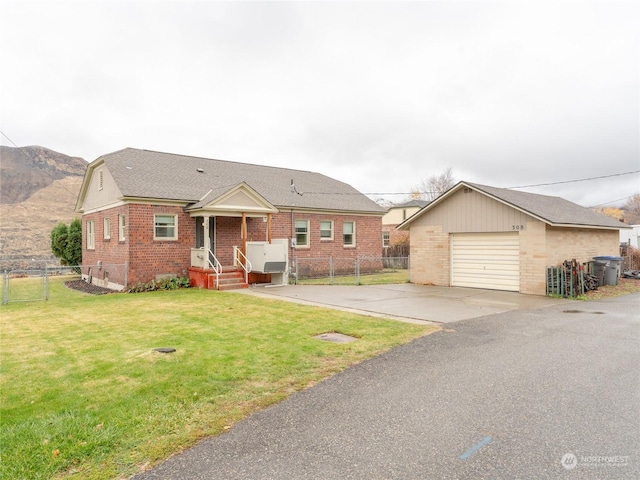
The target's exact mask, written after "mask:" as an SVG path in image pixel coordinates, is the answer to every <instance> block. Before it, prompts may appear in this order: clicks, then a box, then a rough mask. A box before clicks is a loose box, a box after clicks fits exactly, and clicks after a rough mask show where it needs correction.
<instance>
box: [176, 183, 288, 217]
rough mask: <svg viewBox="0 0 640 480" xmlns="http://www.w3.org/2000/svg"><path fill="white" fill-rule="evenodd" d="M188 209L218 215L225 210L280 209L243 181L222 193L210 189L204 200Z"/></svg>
mask: <svg viewBox="0 0 640 480" xmlns="http://www.w3.org/2000/svg"><path fill="white" fill-rule="evenodd" d="M187 211H189V212H191V213H192V214H194V213H197V212H200V211H215V212H216V214H217V215H220V214H224V212H225V211H226V212H229V213H232V214H233V213H235V212H237V211H243V212H245V213H249V214H251V213H254V214H257V215H265V214H267V213H276V212H277V211H278V209H277V208H275V207H274V206H273V205H271V204H270V203H269V202H268V201H267V200H265V199H264V197H262V196H261V195H260V194H259V193H258V192H256V191H255V190H254V189H252V188H251V187H250V186H249V185H247V184H246V183H244V182H243V183H241V184H239V185H236V186H235V187H233V188H231V189H230V190H227V191H226V192H223V193H222V194H219V192H218V191H214V190H210V191H209V193H207V195H205V196H204V197H203V198H202V200H200V201H199V202H198V203H196V204H194V205H192V206H191V207H189V208H187Z"/></svg>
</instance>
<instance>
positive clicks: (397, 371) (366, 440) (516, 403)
mask: <svg viewBox="0 0 640 480" xmlns="http://www.w3.org/2000/svg"><path fill="white" fill-rule="evenodd" d="M358 288H360V287H358ZM639 308H640V294H633V295H627V296H625V297H619V298H615V299H609V300H602V301H591V302H571V303H564V304H562V303H561V304H557V305H550V306H548V307H546V308H534V309H529V310H517V309H513V310H511V311H506V312H503V313H498V314H493V315H487V316H484V317H483V318H480V319H477V318H476V319H469V320H462V321H459V322H457V323H452V324H450V325H448V326H447V328H444V329H441V330H440V331H438V332H436V333H433V334H431V335H428V336H426V337H421V338H418V339H417V340H415V341H413V342H411V343H409V344H406V345H403V346H400V347H397V348H394V349H393V350H391V351H389V352H387V353H385V354H383V355H380V356H378V357H376V358H373V359H371V360H369V361H366V362H363V363H361V364H358V365H356V366H354V367H352V368H349V369H347V370H345V371H344V372H342V373H340V374H338V375H335V376H333V377H331V378H329V379H328V380H326V381H324V382H321V383H319V384H318V385H316V386H314V387H312V388H309V389H307V390H304V391H302V392H299V393H296V394H294V395H292V396H291V397H289V398H288V399H286V400H285V401H283V402H281V403H279V404H277V405H274V406H272V407H270V408H267V409H265V410H263V411H261V412H259V413H257V414H255V415H252V416H251V417H249V418H247V419H246V420H244V421H242V422H239V423H238V424H236V425H234V426H233V428H231V429H230V430H229V431H228V432H226V433H224V434H222V435H219V436H217V437H213V438H210V439H207V440H204V441H203V442H201V443H199V444H198V445H196V446H195V447H194V448H192V449H189V450H188V451H185V452H183V453H181V454H179V455H177V456H175V457H173V458H171V459H169V460H168V461H166V462H165V463H163V464H161V465H159V466H158V467H156V468H154V469H152V470H150V471H148V472H144V473H141V474H139V475H137V476H136V477H134V478H135V479H136V480H156V479H158V480H159V479H162V480H171V479H174V480H205V479H206V480H216V479H221V480H222V479H224V480H229V479H234V480H235V479H237V480H249V479H252V480H255V479H274V480H279V479H282V480H289V479H317V480H346V479H354V480H365V479H366V480H372V479H380V480H382V479H387V480H389V479H394V480H395V479H397V480H405V479H427V478H437V479H465V478H469V479H487V480H488V479H496V478H522V479H567V480H571V479H595V478H607V479H621V480H622V479H625V480H626V479H630V478H640V453H639V452H640V377H639V376H638V365H640V316H638V311H639ZM347 345H348V344H347ZM345 348H348V347H345Z"/></svg>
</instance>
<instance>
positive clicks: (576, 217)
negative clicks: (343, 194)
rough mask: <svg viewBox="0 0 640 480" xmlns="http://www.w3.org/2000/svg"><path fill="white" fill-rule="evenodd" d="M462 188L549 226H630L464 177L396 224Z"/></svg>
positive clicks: (559, 201) (568, 204)
mask: <svg viewBox="0 0 640 480" xmlns="http://www.w3.org/2000/svg"><path fill="white" fill-rule="evenodd" d="M464 188H470V189H472V190H475V191H477V192H480V193H482V194H484V195H487V196H488V197H491V198H493V199H494V200H496V201H498V202H501V203H504V204H506V205H509V206H510V207H513V208H515V209H516V210H520V211H521V212H524V213H526V214H528V215H531V216H532V217H534V218H537V219H538V220H540V221H542V222H544V223H546V224H548V225H551V226H556V227H560V226H562V227H587V228H604V229H621V228H630V227H629V226H628V225H627V224H625V223H622V222H619V221H618V220H615V219H614V218H611V217H608V216H606V215H602V214H600V213H597V212H594V211H593V210H591V209H589V208H585V207H582V206H580V205H578V204H576V203H573V202H570V201H568V200H565V199H564V198H560V197H553V196H548V195H539V194H536V193H528V192H519V191H516V190H510V189H508V188H497V187H490V186H487V185H479V184H477V183H470V182H464V181H463V182H460V183H458V184H456V185H455V186H453V187H452V188H450V189H449V190H447V191H446V192H445V193H443V194H442V195H440V196H439V197H438V198H437V199H435V200H434V201H433V202H431V203H430V204H429V205H427V206H426V207H424V208H423V209H422V210H420V211H419V212H417V213H416V214H414V215H413V216H411V217H409V218H408V219H407V220H406V221H405V222H403V223H401V224H400V225H399V226H398V228H399V229H404V228H406V227H408V226H409V225H410V224H411V223H413V222H414V221H415V220H416V219H418V218H419V217H420V216H422V215H424V214H425V213H426V212H428V211H429V210H431V209H432V208H433V207H435V206H436V205H438V204H440V203H442V202H444V201H446V199H447V198H449V197H450V196H451V195H453V194H454V193H455V192H457V191H459V190H461V189H464Z"/></svg>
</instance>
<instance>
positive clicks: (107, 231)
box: [103, 217, 111, 240]
mask: <svg viewBox="0 0 640 480" xmlns="http://www.w3.org/2000/svg"><path fill="white" fill-rule="evenodd" d="M103 237H104V239H105V240H109V239H110V238H111V219H110V218H109V217H105V219H104V229H103Z"/></svg>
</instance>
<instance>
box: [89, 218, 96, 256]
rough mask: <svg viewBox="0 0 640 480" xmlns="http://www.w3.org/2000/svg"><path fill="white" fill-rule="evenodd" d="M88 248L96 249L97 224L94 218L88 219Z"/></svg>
mask: <svg viewBox="0 0 640 480" xmlns="http://www.w3.org/2000/svg"><path fill="white" fill-rule="evenodd" d="M87 249H88V250H95V249H96V225H95V223H94V221H93V220H87Z"/></svg>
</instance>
